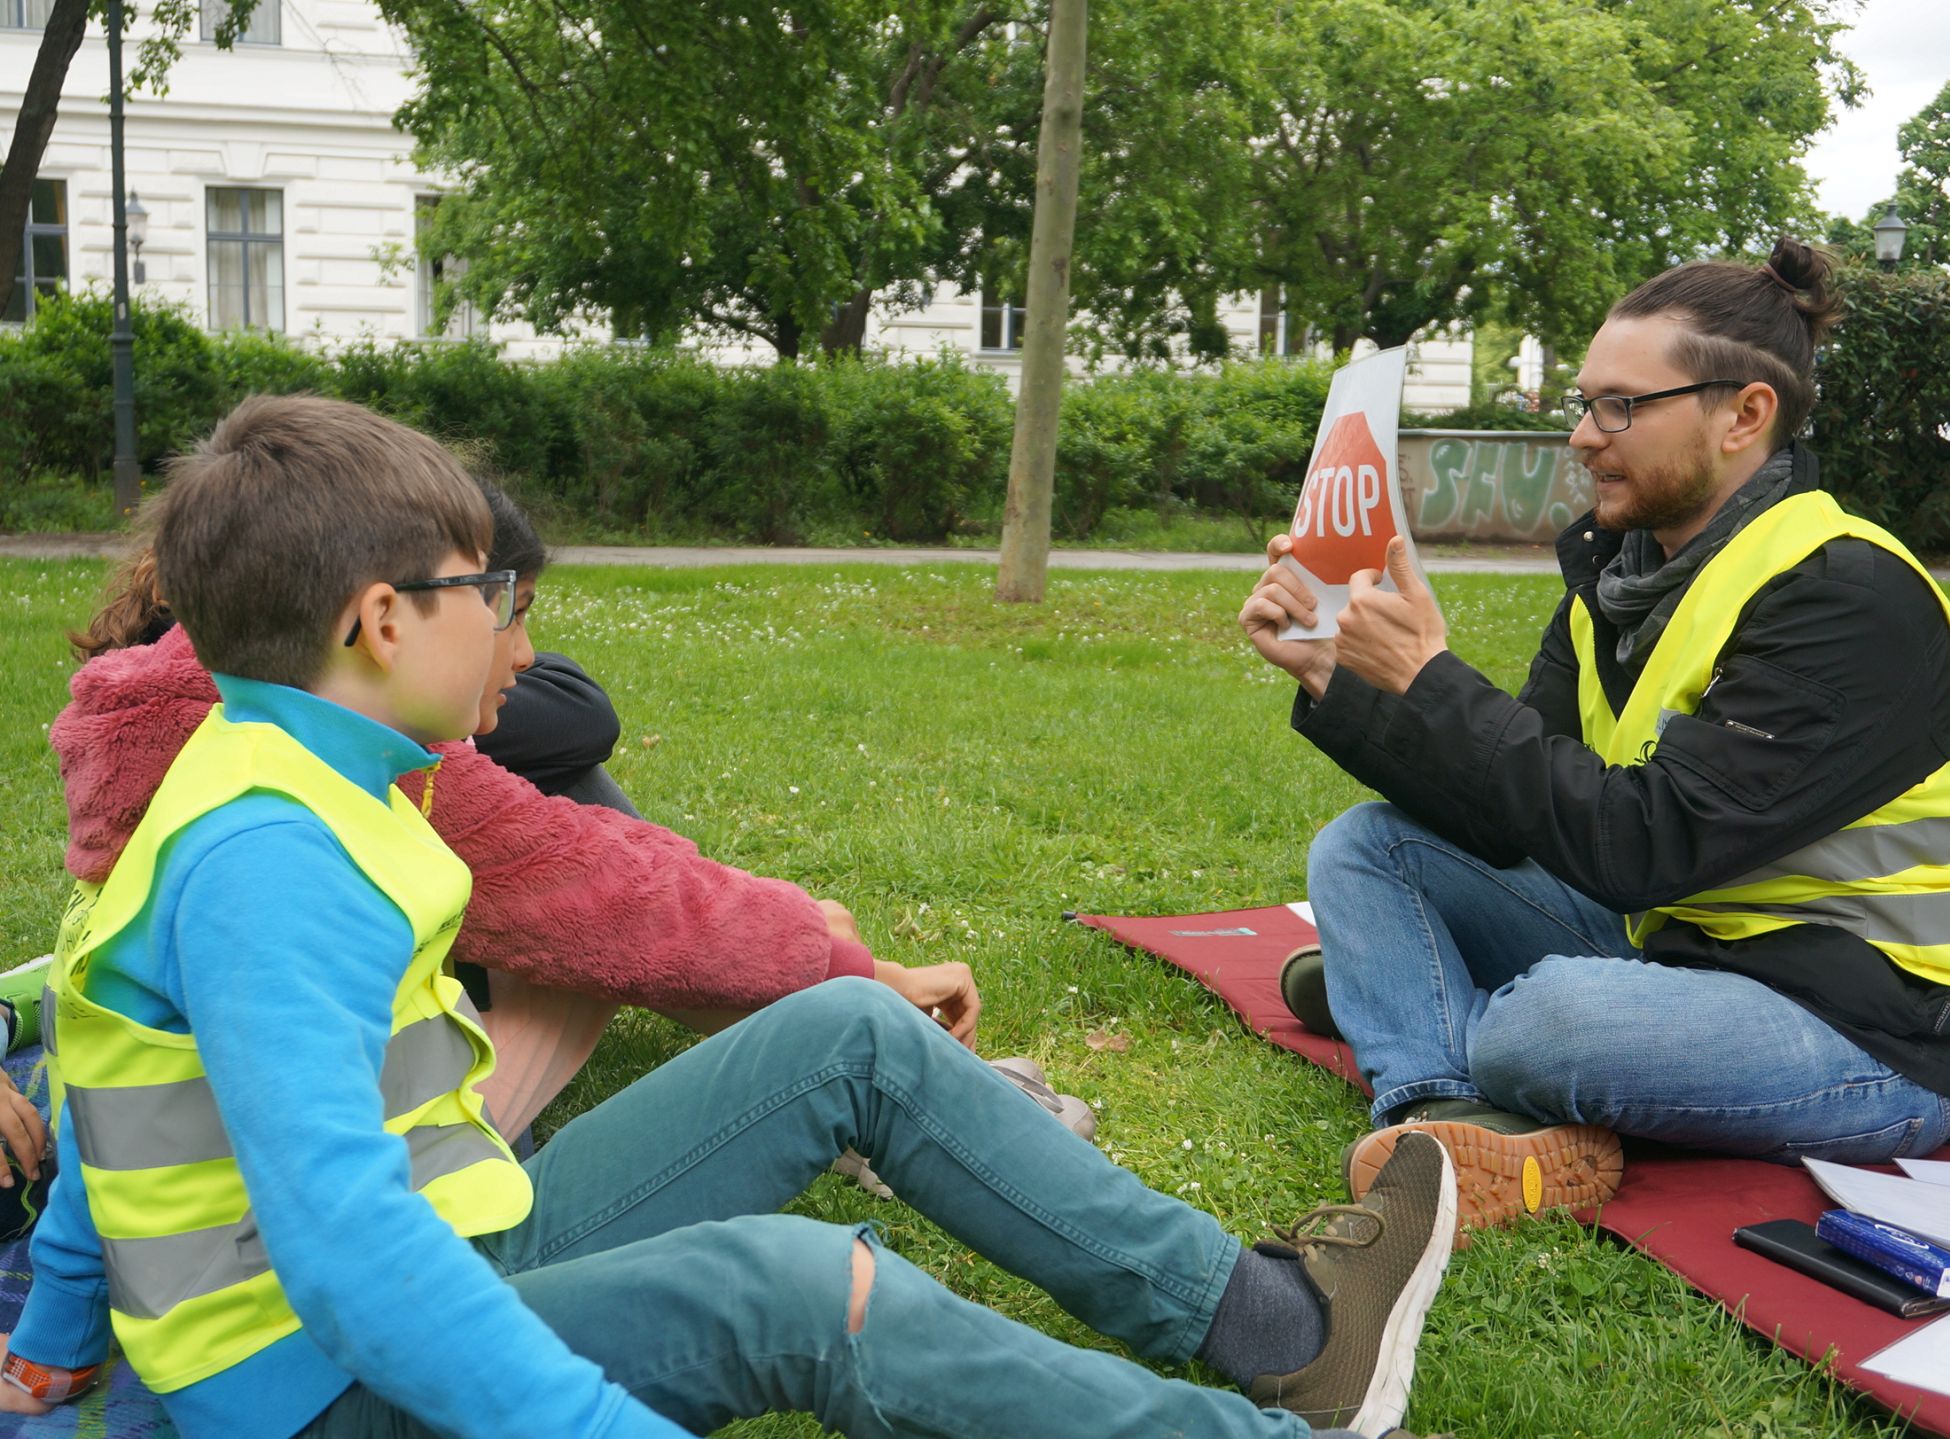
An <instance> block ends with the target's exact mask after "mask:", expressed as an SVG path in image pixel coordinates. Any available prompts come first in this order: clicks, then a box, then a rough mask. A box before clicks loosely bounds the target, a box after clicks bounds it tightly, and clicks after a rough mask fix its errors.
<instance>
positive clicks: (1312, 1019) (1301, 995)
mask: <svg viewBox="0 0 1950 1439" xmlns="http://www.w3.org/2000/svg"><path fill="white" fill-rule="evenodd" d="M1280 998H1281V999H1283V1000H1285V1001H1286V1007H1287V1009H1288V1010H1289V1011H1291V1013H1292V1015H1293V1017H1294V1018H1295V1019H1297V1020H1299V1021H1300V1022H1301V1023H1302V1024H1304V1025H1306V1026H1307V1028H1308V1029H1309V1030H1311V1031H1312V1032H1313V1033H1315V1034H1321V1035H1325V1036H1326V1037H1327V1038H1329V1039H1339V1038H1340V1037H1341V1027H1340V1026H1339V1025H1338V1024H1336V1023H1334V1011H1333V1010H1332V1009H1329V1008H1328V1007H1327V962H1326V961H1325V960H1324V959H1322V958H1321V956H1320V946H1319V945H1317V944H1308V945H1302V946H1301V947H1300V948H1299V949H1296V950H1294V951H1293V953H1292V954H1289V955H1288V956H1287V957H1286V962H1285V963H1284V964H1282V965H1281V966H1280Z"/></svg>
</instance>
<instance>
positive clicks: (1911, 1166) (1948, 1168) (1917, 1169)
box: [1896, 1159, 1950, 1184]
mask: <svg viewBox="0 0 1950 1439" xmlns="http://www.w3.org/2000/svg"><path fill="white" fill-rule="evenodd" d="M1896 1167H1897V1168H1898V1169H1900V1170H1902V1172H1903V1173H1905V1174H1907V1175H1908V1176H1909V1177H1910V1178H1911V1179H1920V1180H1922V1181H1923V1183H1925V1184H1950V1159H1898V1160H1897V1161H1896Z"/></svg>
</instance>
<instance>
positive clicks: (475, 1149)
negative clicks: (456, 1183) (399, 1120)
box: [406, 1124, 508, 1190]
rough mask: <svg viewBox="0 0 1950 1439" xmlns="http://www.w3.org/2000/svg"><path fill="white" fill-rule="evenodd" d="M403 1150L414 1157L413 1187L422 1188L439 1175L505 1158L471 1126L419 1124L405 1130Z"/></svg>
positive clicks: (498, 1147) (487, 1139)
mask: <svg viewBox="0 0 1950 1439" xmlns="http://www.w3.org/2000/svg"><path fill="white" fill-rule="evenodd" d="M406 1147H407V1149H408V1150H410V1151H411V1152H412V1155H413V1187H414V1189H416V1190H419V1189H425V1188H426V1187H427V1186H428V1185H429V1184H431V1183H433V1181H434V1180H436V1179H438V1178H440V1177H441V1176H442V1175H446V1174H452V1173H454V1172H456V1171H457V1170H462V1169H465V1168H467V1166H468V1165H470V1164H479V1163H480V1162H481V1161H482V1160H483V1159H506V1158H507V1157H508V1156H507V1155H506V1154H504V1153H502V1152H501V1148H500V1146H499V1145H497V1144H496V1143H495V1142H494V1141H493V1140H491V1139H489V1138H488V1137H487V1136H486V1135H485V1134H483V1133H481V1131H480V1130H478V1129H476V1128H475V1127H474V1126H473V1125H471V1124H421V1125H416V1126H414V1127H413V1128H412V1129H409V1130H407V1131H406Z"/></svg>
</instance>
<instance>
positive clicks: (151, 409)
mask: <svg viewBox="0 0 1950 1439" xmlns="http://www.w3.org/2000/svg"><path fill="white" fill-rule="evenodd" d="M129 318H130V328H131V329H132V330H133V331H134V334H135V345H134V360H135V366H134V368H135V423H136V457H137V458H138V459H139V460H140V461H141V463H142V466H143V468H144V469H151V468H153V467H154V466H155V465H156V464H157V463H158V462H159V461H160V460H161V459H163V458H164V457H165V456H167V455H170V454H174V453H176V452H177V451H180V450H182V449H183V448H184V447H186V446H187V445H189V444H190V443H191V442H192V441H193V440H194V439H195V438H196V437H197V436H198V435H200V434H202V433H204V432H205V431H207V430H208V429H209V428H210V426H211V425H212V424H214V423H215V421H216V418H217V416H218V415H219V414H221V413H222V411H223V408H224V395H223V392H222V390H221V387H220V380H219V378H218V375H217V371H216V367H215V366H214V365H213V364H212V363H211V342H210V338H209V336H207V335H205V334H204V333H203V331H202V330H200V329H198V328H197V326H196V325H195V324H194V323H193V322H192V321H191V320H190V319H189V318H188V316H187V315H186V314H185V313H184V312H183V311H182V310H181V309H180V308H177V307H175V306H171V305H157V304H140V305H136V306H133V307H132V309H131V313H130V317H129ZM113 320H114V315H113V306H112V304H111V302H110V300H109V298H108V296H107V295H106V294H104V293H102V292H101V291H100V290H99V289H92V288H91V289H88V290H83V291H79V292H76V293H71V294H57V295H50V296H48V297H46V298H45V299H42V300H41V301H40V302H39V303H38V304H37V305H36V306H35V314H34V323H33V324H31V325H29V326H26V327H25V328H23V329H20V330H17V331H13V332H10V333H7V334H6V335H4V336H0V423H4V426H5V430H4V434H0V464H4V465H5V466H6V467H7V469H8V471H9V472H10V473H15V474H19V473H23V472H26V471H29V470H36V469H47V470H59V471H65V472H67V473H69V474H78V475H80V476H81V477H82V478H83V479H87V480H95V479H99V478H101V477H102V476H104V475H106V474H107V473H108V470H109V465H110V462H111V461H112V460H113V458H114V455H115V428H114V409H113V396H114V384H113V369H112V365H111V360H110V352H109V342H108V337H109V331H110V328H111V326H112V324H113Z"/></svg>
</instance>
